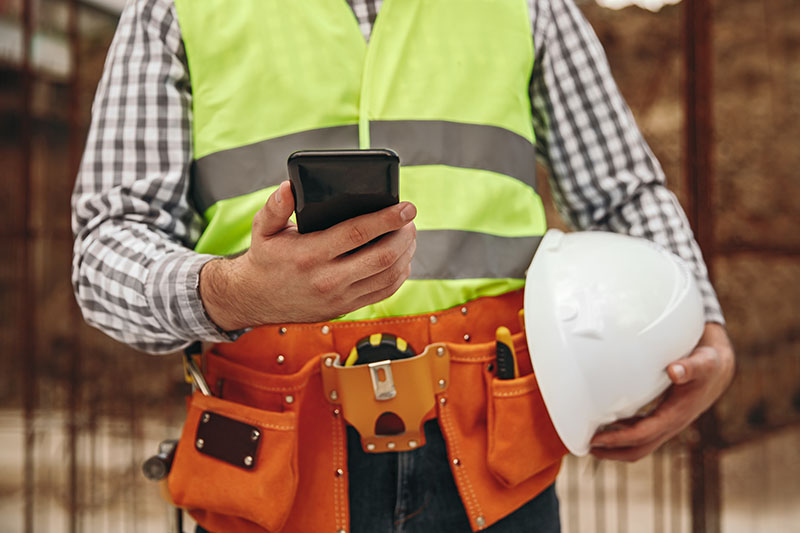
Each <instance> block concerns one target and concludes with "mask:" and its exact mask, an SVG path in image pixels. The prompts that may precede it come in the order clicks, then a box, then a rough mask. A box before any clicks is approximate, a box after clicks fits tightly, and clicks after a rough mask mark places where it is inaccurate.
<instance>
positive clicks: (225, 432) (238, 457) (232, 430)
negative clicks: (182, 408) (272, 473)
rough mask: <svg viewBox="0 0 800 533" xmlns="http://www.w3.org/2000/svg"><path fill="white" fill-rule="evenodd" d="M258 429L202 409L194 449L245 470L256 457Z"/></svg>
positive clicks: (259, 438) (259, 437) (253, 464)
mask: <svg viewBox="0 0 800 533" xmlns="http://www.w3.org/2000/svg"><path fill="white" fill-rule="evenodd" d="M260 442H261V430H260V429H259V428H258V427H256V426H252V425H250V424H246V423H244V422H239V421H238V420H234V419H232V418H228V417H227V416H223V415H221V414H218V413H214V412H213V411H203V414H202V415H201V416H200V423H199V424H198V425H197V435H196V437H195V440H194V447H195V449H196V450H197V451H198V452H200V453H202V454H205V455H208V456H210V457H213V458H215V459H219V460H220V461H225V462H226V463H229V464H232V465H233V466H238V467H239V468H243V469H245V470H252V469H253V468H255V466H256V461H257V459H258V445H259V443H260Z"/></svg>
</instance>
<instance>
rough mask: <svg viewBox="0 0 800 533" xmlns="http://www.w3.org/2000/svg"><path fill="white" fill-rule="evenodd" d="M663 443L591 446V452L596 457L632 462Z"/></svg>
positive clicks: (648, 453)
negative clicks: (607, 446)
mask: <svg viewBox="0 0 800 533" xmlns="http://www.w3.org/2000/svg"><path fill="white" fill-rule="evenodd" d="M663 443H664V441H658V442H651V443H648V444H646V445H643V446H633V447H629V448H592V450H591V453H592V455H594V456H595V457H597V458H598V459H611V460H612V461H626V462H633V461H638V460H639V459H641V458H643V457H645V456H647V455H650V454H651V453H652V452H654V451H655V450H656V449H657V448H658V447H659V446H661V445H662V444H663Z"/></svg>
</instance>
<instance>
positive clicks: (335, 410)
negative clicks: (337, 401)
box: [333, 391, 342, 417]
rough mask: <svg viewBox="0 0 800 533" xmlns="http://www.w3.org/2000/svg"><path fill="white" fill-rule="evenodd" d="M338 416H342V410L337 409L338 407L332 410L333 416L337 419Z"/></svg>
mask: <svg viewBox="0 0 800 533" xmlns="http://www.w3.org/2000/svg"><path fill="white" fill-rule="evenodd" d="M333 392H336V391H333ZM340 414H342V410H341V409H339V408H338V407H337V408H336V409H334V410H333V416H337V417H338V416H339V415H340Z"/></svg>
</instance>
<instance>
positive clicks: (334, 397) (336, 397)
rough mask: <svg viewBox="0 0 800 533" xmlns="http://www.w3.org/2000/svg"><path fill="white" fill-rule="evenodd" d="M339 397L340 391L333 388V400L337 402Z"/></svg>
mask: <svg viewBox="0 0 800 533" xmlns="http://www.w3.org/2000/svg"><path fill="white" fill-rule="evenodd" d="M338 399H339V393H338V392H336V391H335V390H332V391H331V400H333V401H334V402H335V401H336V400H338Z"/></svg>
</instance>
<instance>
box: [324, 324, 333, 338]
mask: <svg viewBox="0 0 800 533" xmlns="http://www.w3.org/2000/svg"><path fill="white" fill-rule="evenodd" d="M330 332H331V327H330V326H328V325H327V324H326V325H324V326H322V334H323V335H327V334H328V333H330Z"/></svg>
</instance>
